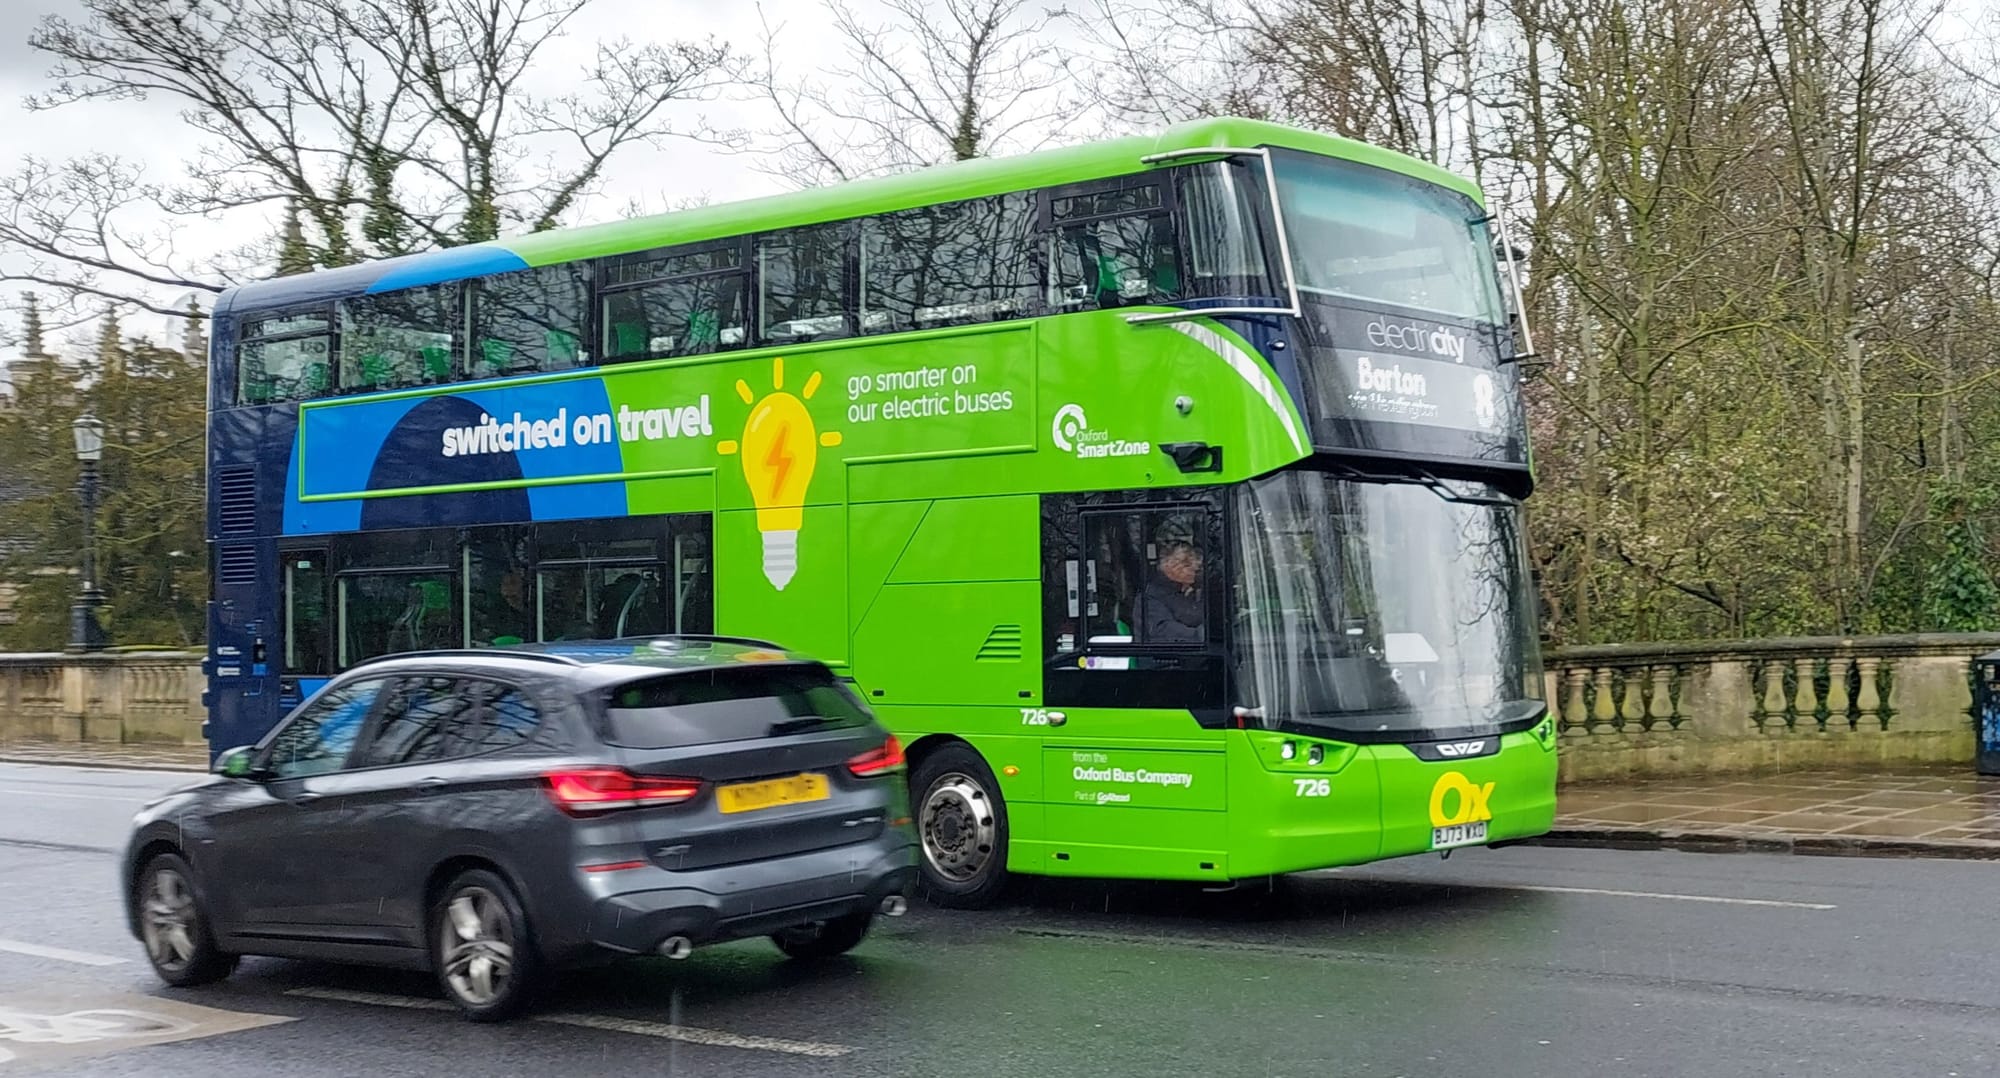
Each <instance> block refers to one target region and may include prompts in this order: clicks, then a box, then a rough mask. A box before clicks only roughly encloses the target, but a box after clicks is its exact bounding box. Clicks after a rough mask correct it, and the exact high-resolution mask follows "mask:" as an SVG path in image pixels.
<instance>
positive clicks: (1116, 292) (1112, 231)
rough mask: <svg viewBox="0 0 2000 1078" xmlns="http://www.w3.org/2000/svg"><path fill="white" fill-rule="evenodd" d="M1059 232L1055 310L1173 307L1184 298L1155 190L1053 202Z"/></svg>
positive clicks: (1166, 218)
mask: <svg viewBox="0 0 2000 1078" xmlns="http://www.w3.org/2000/svg"><path fill="white" fill-rule="evenodd" d="M1049 206H1050V213H1051V216H1052V217H1053V218H1054V220H1055V224H1056V231H1055V236H1054V239H1053V243H1054V250H1053V251H1052V252H1051V256H1052V261H1053V269H1052V272H1051V277H1050V280H1051V284H1052V285H1053V286H1054V289H1055V295H1054V296H1053V297H1052V299H1051V302H1052V306H1053V307H1054V308H1055V309H1056V310H1058V311H1065V310H1070V311H1073V310H1088V309H1093V308H1111V307H1129V306H1134V305H1145V304H1157V303H1171V302H1174V301H1176V300H1179V299H1181V298H1182V297H1183V294H1184V292H1183V288H1182V281H1181V262H1180V252H1179V248H1178V245H1177V243H1176V241H1175V238H1174V225H1173V218H1172V217H1171V216H1170V215H1169V214H1168V212H1167V208H1166V204H1165V201H1164V195H1163V193H1162V188H1161V187H1160V185H1159V184H1157V183H1149V184H1143V185H1139V186H1133V187H1125V188H1118V189H1113V190H1108V191H1098V192H1091V193H1084V194H1072V195H1060V194H1059V195H1056V196H1054V197H1052V198H1051V199H1050V201H1049Z"/></svg>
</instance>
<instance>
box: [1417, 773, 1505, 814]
mask: <svg viewBox="0 0 2000 1078" xmlns="http://www.w3.org/2000/svg"><path fill="white" fill-rule="evenodd" d="M1494 785H1495V784H1494V783H1491V782H1488V783H1485V784H1483V785H1482V784H1478V783H1474V782H1473V781H1472V780H1471V779H1468V778H1466V777H1465V776H1464V775H1461V774H1459V773H1458V772H1456V771H1447V772H1445V773H1444V774H1442V775H1440V776H1438V780H1437V783H1436V784H1435V785H1433V786H1432V787H1431V826H1432V827H1454V826H1457V825H1458V824H1462V823H1478V822H1480V821H1481V820H1490V819H1492V818H1493V810H1492V809H1491V808H1489V807H1487V804H1486V802H1487V800H1488V799H1489V798H1491V797H1492V796H1493V787H1494ZM1454 799H1455V800H1454ZM1447 804H1449V805H1450V809H1451V810H1450V811H1449V812H1447V811H1445V808H1446V805H1447Z"/></svg>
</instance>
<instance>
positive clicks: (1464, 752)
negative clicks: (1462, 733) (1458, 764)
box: [1437, 740, 1486, 758]
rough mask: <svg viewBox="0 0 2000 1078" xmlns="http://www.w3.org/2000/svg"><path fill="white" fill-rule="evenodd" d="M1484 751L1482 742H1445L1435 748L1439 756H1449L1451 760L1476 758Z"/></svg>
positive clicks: (1484, 746)
mask: <svg viewBox="0 0 2000 1078" xmlns="http://www.w3.org/2000/svg"><path fill="white" fill-rule="evenodd" d="M1485 749H1486V742H1485V741H1484V740H1479V741H1447V742H1445V743H1443V744H1441V745H1439V746H1438V747H1437V750H1438V755H1439V756H1450V757H1453V758H1458V757H1465V756H1477V755H1479V754H1480V753H1481V752H1483V751H1485Z"/></svg>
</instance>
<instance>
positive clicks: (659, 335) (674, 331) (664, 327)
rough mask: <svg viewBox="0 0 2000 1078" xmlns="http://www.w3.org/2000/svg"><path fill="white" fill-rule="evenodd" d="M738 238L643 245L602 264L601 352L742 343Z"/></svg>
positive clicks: (638, 353)
mask: <svg viewBox="0 0 2000 1078" xmlns="http://www.w3.org/2000/svg"><path fill="white" fill-rule="evenodd" d="M747 280H748V277H747V275H746V274H745V273H744V268H743V258H742V245H741V243H740V242H739V241H731V242H728V243H725V244H721V245H714V244H710V245H706V246H703V247H699V248H695V249H691V250H688V249H683V250H680V251H668V252H647V253H646V254H645V255H642V256H637V257H631V258H625V259H622V260H619V261H616V262H607V263H605V264H604V265H603V267H602V270H601V276H600V280H599V290H600V295H601V296H602V299H601V300H600V302H601V303H602V305H603V321H604V329H603V333H604V358H605V359H606V360H607V361H610V362H617V361H620V360H632V359H650V358H654V357H659V356H693V355H706V354H708V353H711V352H722V351H727V350H729V349H732V348H741V347H743V346H744V344H745V343H746V334H745V333H744V326H745V323H746V311H745V307H746V302H745V299H746V296H747V293H748V285H747V283H746V282H747Z"/></svg>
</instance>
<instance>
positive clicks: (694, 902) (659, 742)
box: [123, 637, 916, 1020]
mask: <svg viewBox="0 0 2000 1078" xmlns="http://www.w3.org/2000/svg"><path fill="white" fill-rule="evenodd" d="M216 772H217V775H216V777H215V778H213V779H211V780H210V781H208V782H205V783H203V784H200V785H197V786H194V787H192V788H189V789H186V790H182V791H179V792H176V793H173V794H170V795H168V796H167V797H165V798H163V799H161V800H159V801H156V802H154V803H153V804H151V805H148V806H147V807H146V808H145V809H144V810H143V811H142V812H141V813H140V814H139V816H138V817H137V819H136V820H135V821H134V830H133V834H132V838H131V842H130V845H129V847H128V848H127V851H126V853H125V857H124V863H123V882H124V888H125V900H126V908H127V916H128V919H129V921H130V926H131V930H132V932H133V934H134V935H135V936H136V937H138V938H139V939H140V940H141V941H142V942H143V943H144V944H145V947H146V953H147V955H148V957H149V958H150V959H151V961H152V964H153V967H154V969H155V970H156V971H157V972H158V974H159V975H160V976H161V977H162V978H163V979H165V980H166V981H168V982H169V983H172V984H176V985H190V984H198V983H204V982H209V981H214V980H217V979H220V978H222V977H224V976H227V975H228V974H229V972H230V971H231V970H232V969H233V968H234V967H235V964H236V960H237V957H238V956H240V955H252V954H255V955H272V956H280V957H292V958H312V959H324V960H331V961H339V962H355V963H361V964H368V965H384V966H396V967H404V968H416V969H425V968H427V969H430V970H432V971H434V972H435V973H436V975H437V978H438V982H439V984H440V985H441V986H442V988H443V990H444V993H445V994H446V996H448V997H449V998H450V999H451V1000H452V1001H453V1002H454V1003H456V1004H457V1005H458V1006H459V1007H460V1008H461V1009H462V1010H463V1011H464V1012H465V1013H467V1014H468V1015H470V1016H471V1017H474V1018H477V1019H488V1020H490V1019H498V1018H502V1017H505V1016H507V1015H509V1014H511V1013H513V1012H515V1011H516V1010H518V1009H519V1007H520V1006H521V1005H522V1003H523V1002H524V1000H525V998H526V994H527V993H528V992H529V991H530V989H531V987H532V985H533V983H534V981H535V980H536V977H537V974H539V973H541V972H542V971H543V970H545V969H547V968H549V967H554V966H563V965H572V964H579V963H582V962H586V961H589V960H591V959H593V958H603V957H612V956H617V955H643V954H661V955H665V956H667V957H669V958H683V957H686V955H687V954H688V953H689V952H690V951H691V950H692V949H693V948H694V947H695V946H697V945H700V944H705V943H712V942H719V941H724V940H732V939H742V938H748V937H752V936H757V935H769V936H771V938H772V939H773V940H774V941H775V942H776V944H777V946H778V948H779V949H780V950H781V951H783V952H784V953H785V954H787V955H791V956H793V957H795V958H817V957H826V956H831V955H836V954H840V953H843V952H845V951H847V950H849V949H850V948H852V947H854V946H855V945H856V944H857V943H859V942H860V941H861V939H862V937H863V936H864V935H865V934H866V933H867V931H868V929H869V926H870V924H871V923H872V921H873V918H874V917H875V915H876V914H877V913H878V912H887V913H890V914H899V913H901V912H903V910H904V909H905V906H906V899H907V896H908V895H909V894H910V892H911V890H912V888H913V886H914V884H915V878H916V843H915V836H914V832H913V830H912V828H911V826H910V820H909V809H908V796H909V795H908V792H907V790H906V788H905V783H904V778H903V773H902V772H903V754H902V749H901V747H900V746H899V745H898V744H897V742H896V739H895V738H893V737H891V736H890V735H889V734H888V733H887V732H886V731H884V730H883V728H882V727H881V726H880V725H879V724H878V723H877V722H876V720H875V717H874V716H873V715H872V714H871V713H870V712H869V710H868V709H867V707H866V706H865V705H864V704H863V703H862V702H861V701H860V699H859V698H858V697H857V696H856V695H855V694H854V693H853V692H852V691H850V690H849V689H848V688H847V687H846V685H844V684H843V683H842V682H841V681H840V680H839V679H838V678H836V677H835V676H834V675H833V673H832V672H831V671H830V670H829V669H828V668H827V667H826V666H824V665H822V664H820V663H818V662H814V661H812V660H810V659H806V658H803V657H800V656H797V655H792V654H788V653H785V652H783V651H781V650H780V649H778V648H776V647H773V646H772V645H769V644H765V643H762V642H759V641H746V640H732V639H721V638H689V637H671V638H663V639H658V640H645V641H617V642H611V643H604V644H560V645H546V646H542V647H536V648H522V649H500V650H484V651H472V652H426V653H415V654H408V655H399V656H394V657H391V658H386V659H381V660H377V661H374V662H370V663H366V664H363V665H361V666H358V667H356V668H354V669H352V670H349V671H348V672H347V673H345V674H343V675H341V676H340V677H339V678H338V679H336V680H335V681H333V682H332V683H330V684H329V685H327V686H326V687H325V688H324V689H323V690H321V691H320V692H319V693H318V694H316V695H315V696H314V697H313V698H312V699H310V700H308V701H306V702H305V703H304V704H302V705H301V706H300V707H298V708H297V709H296V710H295V711H293V713H292V714H291V715H289V716H288V717H287V718H286V719H285V720H284V721H283V722H281V723H279V724H278V725H277V726H276V727H275V728H274V729H273V730H272V731H271V733H270V734H269V735H267V736H266V737H265V738H264V740H263V741H262V742H260V743H259V744H258V745H256V746H255V747H251V748H243V749H234V750H231V751H229V752H226V753H223V754H222V755H221V756H220V757H219V758H218V759H217V761H216Z"/></svg>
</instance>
